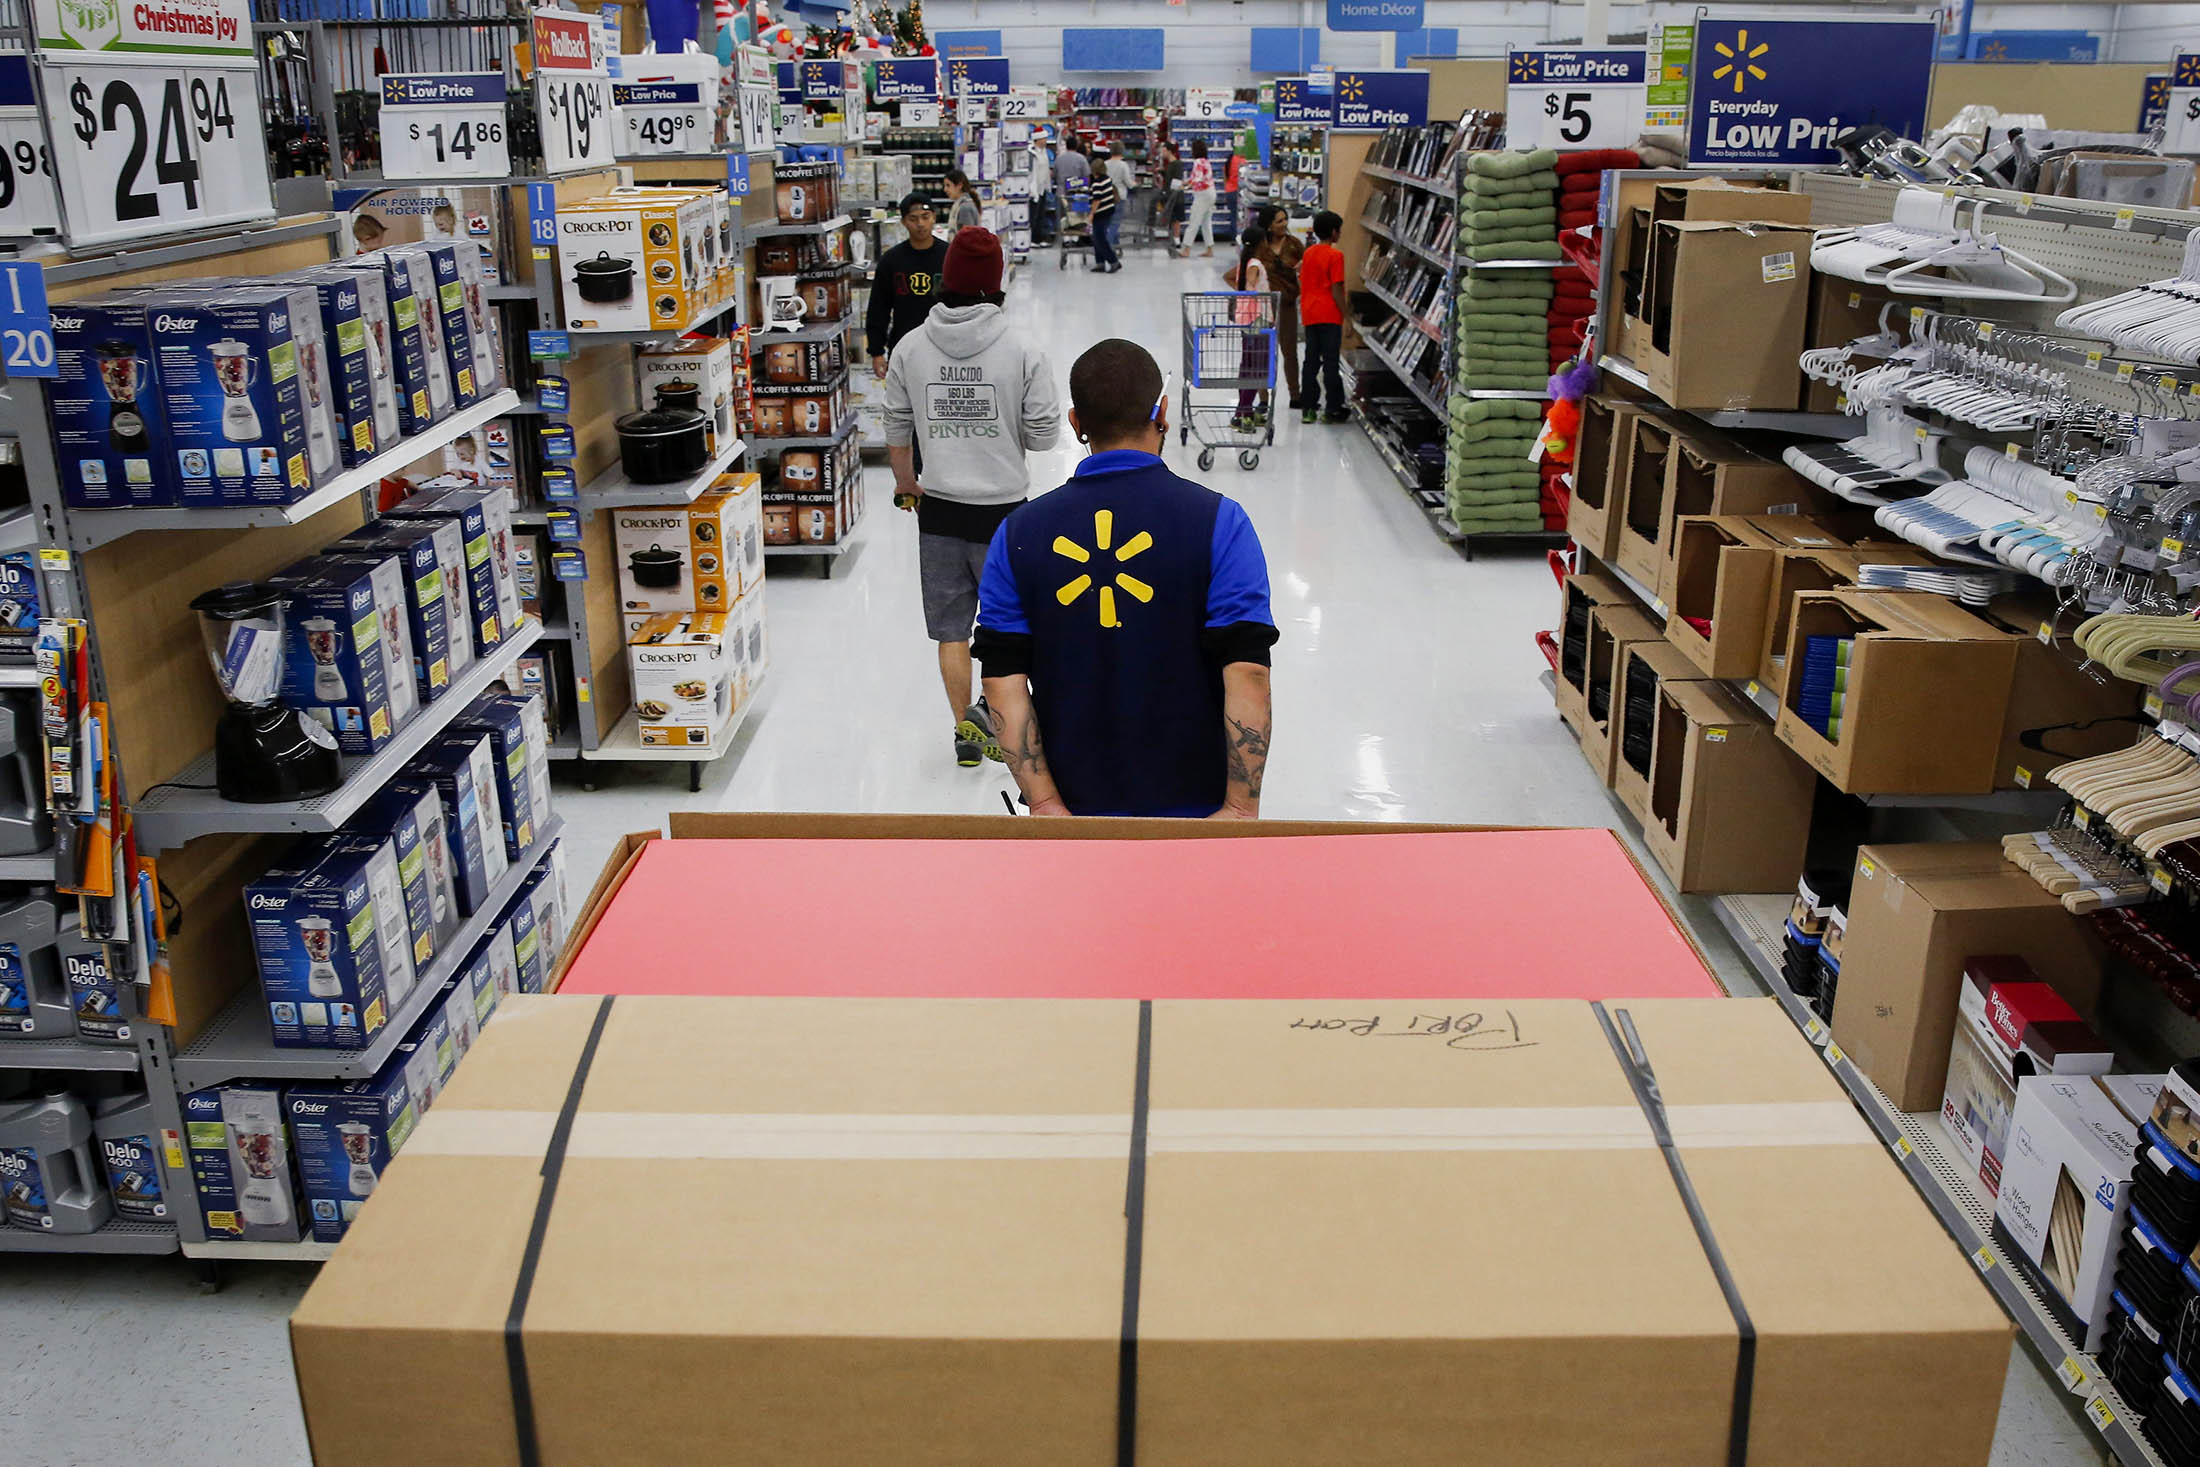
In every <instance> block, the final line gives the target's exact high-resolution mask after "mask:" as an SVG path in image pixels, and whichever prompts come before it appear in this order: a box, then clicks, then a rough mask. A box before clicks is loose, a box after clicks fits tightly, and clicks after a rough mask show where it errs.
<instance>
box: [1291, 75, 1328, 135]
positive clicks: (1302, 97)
mask: <svg viewBox="0 0 2200 1467" xmlns="http://www.w3.org/2000/svg"><path fill="white" fill-rule="evenodd" d="M1336 120H1337V93H1336V92H1335V90H1334V89H1332V90H1330V91H1325V92H1316V91H1315V90H1314V89H1313V83H1312V79H1311V78H1308V77H1303V76H1279V77H1277V78H1276V123H1277V125H1278V126H1283V127H1289V126H1298V127H1327V126H1329V124H1330V123H1332V122H1334V121H1336Z"/></svg>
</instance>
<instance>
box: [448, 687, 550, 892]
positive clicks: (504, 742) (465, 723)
mask: <svg viewBox="0 0 2200 1467" xmlns="http://www.w3.org/2000/svg"><path fill="white" fill-rule="evenodd" d="M451 727H452V728H453V730H455V731H457V732H459V733H480V734H486V735H487V736H488V739H489V749H490V752H491V753H492V754H493V755H494V756H495V758H494V759H493V760H492V763H493V764H494V766H495V767H494V776H493V777H494V779H495V783H496V791H497V804H498V806H499V808H500V810H501V811H502V819H501V821H500V825H501V827H502V829H501V834H502V838H503V841H504V854H505V855H506V856H507V857H509V858H510V859H511V860H514V861H517V860H520V859H521V858H522V857H524V856H525V855H526V854H527V849H528V847H529V846H532V845H533V844H534V843H535V799H534V791H533V788H532V786H533V771H532V769H531V768H530V765H529V760H528V756H527V725H526V720H525V719H524V718H522V717H521V715H520V711H519V709H518V708H516V707H513V706H511V705H509V704H504V703H499V702H497V701H495V700H494V699H489V698H482V699H477V700H476V701H475V703H474V704H473V706H472V707H470V708H468V709H467V710H466V711H465V712H464V713H462V714H460V715H459V717H458V721H457V722H455V723H453V724H452V725H451Z"/></svg>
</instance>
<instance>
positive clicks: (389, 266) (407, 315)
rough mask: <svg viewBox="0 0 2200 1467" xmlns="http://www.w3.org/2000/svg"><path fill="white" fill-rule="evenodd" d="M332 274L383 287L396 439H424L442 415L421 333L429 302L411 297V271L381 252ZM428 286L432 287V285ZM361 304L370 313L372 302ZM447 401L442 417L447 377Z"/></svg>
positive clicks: (345, 264) (350, 262)
mask: <svg viewBox="0 0 2200 1467" xmlns="http://www.w3.org/2000/svg"><path fill="white" fill-rule="evenodd" d="M331 268H332V269H337V270H346V269H348V270H353V271H356V272H358V273H360V274H363V275H371V276H373V277H374V279H375V281H376V282H377V283H378V284H379V285H380V286H381V287H382V305H383V309H384V310H385V312H386V313H387V319H388V326H389V368H390V388H391V391H390V396H391V398H392V399H393V401H394V404H395V407H396V416H397V433H396V436H398V437H409V436H411V435H412V434H415V433H425V432H426V431H427V430H428V429H430V428H432V427H434V426H435V421H436V419H437V418H438V417H441V416H442V413H441V412H438V411H437V409H436V406H435V397H434V393H433V391H432V386H433V384H432V382H431V380H430V378H429V376H428V350H427V346H426V343H425V340H424V338H423V337H422V335H421V330H420V316H421V309H420V308H421V302H422V300H423V299H424V298H425V297H423V296H421V295H416V294H415V293H414V291H413V272H412V268H411V267H410V266H409V265H407V264H406V263H405V262H404V261H402V260H397V259H393V258H391V257H390V256H389V255H388V254H387V253H384V252H382V251H377V252H375V253H374V254H371V255H360V256H358V257H357V258H355V259H351V260H346V261H343V262H342V263H340V264H337V265H335V266H332V267H331ZM428 284H430V285H432V282H428ZM428 295H429V296H432V295H433V291H432V289H430V290H429V291H428ZM363 299H368V304H369V306H370V308H371V304H372V302H371V298H363ZM368 326H369V329H370V331H371V329H372V326H373V317H372V316H371V315H370V316H369V317H368ZM439 339H440V338H439ZM443 400H444V404H445V406H444V408H443V412H448V411H449V410H450V409H449V403H450V387H449V376H448V373H446V375H445V377H444V393H443Z"/></svg>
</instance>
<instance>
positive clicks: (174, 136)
mask: <svg viewBox="0 0 2200 1467" xmlns="http://www.w3.org/2000/svg"><path fill="white" fill-rule="evenodd" d="M46 78H47V86H46V98H47V107H48V116H49V117H50V118H52V119H54V120H55V121H56V122H57V123H58V125H57V126H55V127H53V128H52V136H53V138H54V145H53V146H54V153H55V156H54V165H55V177H56V180H57V182H58V183H59V184H60V187H61V197H62V207H63V209H64V210H65V211H66V213H67V216H68V227H69V236H70V238H71V240H72V241H73V242H76V243H86V242H93V241H99V240H108V239H122V238H131V237H135V236H140V235H147V234H157V233H165V232H167V231H170V230H174V229H190V228H196V227H202V226H206V225H214V224H223V223H229V222H232V221H237V220H244V219H255V218H266V217H267V216H269V215H271V214H272V213H273V212H274V201H273V197H272V192H271V190H270V188H269V185H268V177H267V155H266V152H265V150H264V148H263V145H262V142H261V135H260V99H259V89H258V87H257V85H256V79H255V77H254V75H253V72H252V70H251V63H249V62H247V63H246V64H245V66H244V67H243V68H241V69H240V68H237V67H234V66H219V65H204V64H201V65H198V66H194V67H192V68H191V69H189V70H184V69H181V68H178V69H171V68H169V67H167V66H164V65H162V66H145V65H135V66H132V65H121V66H117V65H102V64H97V63H93V64H85V65H77V64H72V63H54V64H52V65H50V66H49V67H48V68H47V71H46Z"/></svg>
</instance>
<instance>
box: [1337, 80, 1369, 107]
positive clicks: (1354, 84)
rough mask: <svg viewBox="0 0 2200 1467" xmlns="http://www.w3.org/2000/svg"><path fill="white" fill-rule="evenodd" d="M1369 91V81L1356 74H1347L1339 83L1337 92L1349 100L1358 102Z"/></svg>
mask: <svg viewBox="0 0 2200 1467" xmlns="http://www.w3.org/2000/svg"><path fill="white" fill-rule="evenodd" d="M1366 93H1367V83H1366V82H1364V81H1361V80H1360V79H1359V78H1358V77H1356V76H1347V77H1344V78H1343V79H1341V80H1340V81H1339V82H1338V83H1337V94H1338V95H1339V96H1341V97H1343V98H1344V99H1345V100H1346V101H1347V102H1357V101H1359V100H1360V98H1361V97H1362V96H1364V95H1366Z"/></svg>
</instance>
